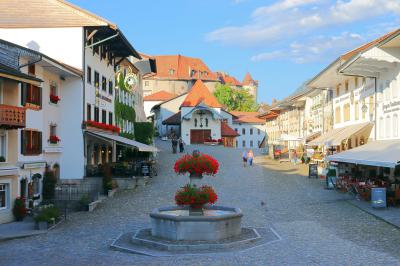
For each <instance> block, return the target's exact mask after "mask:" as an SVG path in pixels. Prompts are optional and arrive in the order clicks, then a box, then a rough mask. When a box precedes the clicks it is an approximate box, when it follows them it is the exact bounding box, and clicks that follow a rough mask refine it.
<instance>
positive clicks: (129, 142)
mask: <svg viewBox="0 0 400 266" xmlns="http://www.w3.org/2000/svg"><path fill="white" fill-rule="evenodd" d="M86 133H87V134H90V135H93V136H95V137H100V138H102V139H105V140H112V141H116V142H119V143H121V144H125V145H128V146H132V147H136V148H137V149H138V150H139V151H145V152H157V151H159V150H158V149H157V148H156V147H154V146H150V145H146V144H143V143H140V142H138V141H134V140H130V139H127V138H124V137H121V136H118V135H112V134H108V133H104V132H98V131H96V132H93V131H86Z"/></svg>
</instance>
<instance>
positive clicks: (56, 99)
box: [50, 93, 61, 104]
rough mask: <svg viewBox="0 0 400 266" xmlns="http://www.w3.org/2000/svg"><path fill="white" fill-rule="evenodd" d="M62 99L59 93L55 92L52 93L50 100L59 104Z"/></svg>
mask: <svg viewBox="0 0 400 266" xmlns="http://www.w3.org/2000/svg"><path fill="white" fill-rule="evenodd" d="M60 100H61V99H60V97H59V96H58V95H55V94H53V93H52V94H50V102H51V103H54V104H57V103H58V102H59V101H60Z"/></svg>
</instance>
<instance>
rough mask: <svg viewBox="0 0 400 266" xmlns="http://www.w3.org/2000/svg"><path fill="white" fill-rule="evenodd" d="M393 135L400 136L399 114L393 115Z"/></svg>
mask: <svg viewBox="0 0 400 266" xmlns="http://www.w3.org/2000/svg"><path fill="white" fill-rule="evenodd" d="M392 126H393V137H395V138H396V137H398V136H399V116H398V115H397V114H394V115H393V123H392Z"/></svg>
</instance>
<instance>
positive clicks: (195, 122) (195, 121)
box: [194, 118, 197, 127]
mask: <svg viewBox="0 0 400 266" xmlns="http://www.w3.org/2000/svg"><path fill="white" fill-rule="evenodd" d="M194 127H197V118H195V119H194Z"/></svg>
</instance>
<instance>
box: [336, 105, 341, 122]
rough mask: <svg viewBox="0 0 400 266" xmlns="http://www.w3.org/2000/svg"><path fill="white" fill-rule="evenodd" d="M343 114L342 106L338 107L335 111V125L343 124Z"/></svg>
mask: <svg viewBox="0 0 400 266" xmlns="http://www.w3.org/2000/svg"><path fill="white" fill-rule="evenodd" d="M340 116H341V113H340V106H338V107H336V109H335V123H336V124H338V123H340V122H341V117H340Z"/></svg>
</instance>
